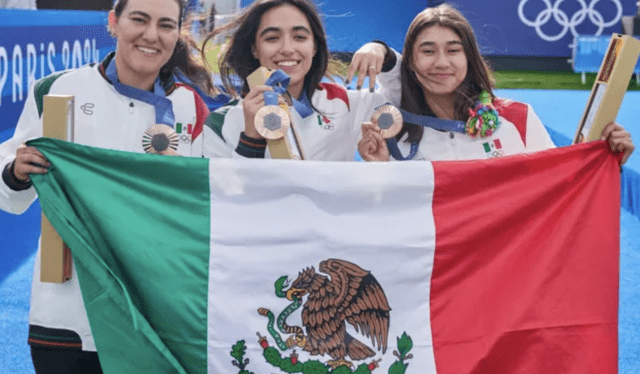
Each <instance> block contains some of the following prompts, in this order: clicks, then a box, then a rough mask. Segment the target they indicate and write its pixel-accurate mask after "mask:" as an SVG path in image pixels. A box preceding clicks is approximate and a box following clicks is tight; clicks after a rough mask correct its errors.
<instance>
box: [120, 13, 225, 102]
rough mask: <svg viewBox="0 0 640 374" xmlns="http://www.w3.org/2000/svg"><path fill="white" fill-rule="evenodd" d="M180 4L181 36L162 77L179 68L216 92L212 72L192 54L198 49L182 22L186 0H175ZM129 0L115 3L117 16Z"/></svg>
mask: <svg viewBox="0 0 640 374" xmlns="http://www.w3.org/2000/svg"><path fill="white" fill-rule="evenodd" d="M175 2H177V3H178V5H179V6H180V14H179V17H178V32H179V33H180V37H179V38H178V42H177V43H176V46H175V48H174V50H173V54H172V55H171V58H169V61H167V63H166V64H164V65H163V66H162V67H161V68H160V77H161V78H163V77H168V76H171V75H172V74H173V73H174V71H175V69H179V70H180V71H181V72H182V73H183V74H184V75H186V76H187V78H189V79H190V80H191V81H192V82H193V84H195V85H197V86H199V87H201V88H203V89H205V92H207V93H213V92H214V86H213V81H212V80H211V74H210V73H209V71H208V70H207V68H206V67H205V66H203V65H202V64H201V63H199V62H197V61H196V60H195V59H194V58H193V55H192V52H191V51H193V50H197V49H198V48H197V45H196V42H195V40H194V39H193V37H192V36H191V34H189V33H188V32H183V30H182V29H181V28H182V23H183V20H184V19H186V13H187V12H186V9H187V4H186V2H185V0H175ZM128 3H129V0H117V1H116V3H115V4H114V5H113V12H114V13H115V15H116V17H118V18H119V17H120V15H122V12H123V11H124V8H126V6H127V4H128Z"/></svg>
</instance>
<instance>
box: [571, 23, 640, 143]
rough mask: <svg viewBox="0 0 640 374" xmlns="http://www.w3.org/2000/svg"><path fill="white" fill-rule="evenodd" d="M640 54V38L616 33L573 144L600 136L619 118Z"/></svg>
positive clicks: (596, 138)
mask: <svg viewBox="0 0 640 374" xmlns="http://www.w3.org/2000/svg"><path fill="white" fill-rule="evenodd" d="M639 55H640V40H638V39H635V38H634V37H632V36H629V35H620V34H613V36H612V37H611V41H610V42H609V47H608V48H607V53H606V54H605V57H604V60H603V61H602V65H600V71H599V72H598V76H597V78H596V82H595V83H594V85H593V88H592V89H591V95H589V100H588V101H587V106H586V108H585V110H584V114H583V115H582V119H581V120H580V125H579V126H578V129H577V131H576V135H575V137H574V138H573V144H577V143H584V142H589V141H594V140H598V139H600V135H602V130H603V129H604V128H605V126H606V125H607V124H608V123H610V122H613V121H615V120H616V116H617V115H618V110H620V104H622V99H623V98H624V94H625V92H627V87H628V86H629V80H630V79H631V76H632V74H633V69H634V67H635V65H636V61H638V56H639Z"/></svg>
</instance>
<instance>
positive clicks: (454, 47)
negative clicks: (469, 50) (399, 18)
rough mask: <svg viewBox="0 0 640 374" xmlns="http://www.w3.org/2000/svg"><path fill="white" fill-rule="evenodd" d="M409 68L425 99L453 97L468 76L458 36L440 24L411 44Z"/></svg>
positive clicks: (428, 29) (423, 33)
mask: <svg viewBox="0 0 640 374" xmlns="http://www.w3.org/2000/svg"><path fill="white" fill-rule="evenodd" d="M412 65H413V71H414V72H415V74H416V77H417V79H418V81H419V82H420V85H421V86H422V89H423V91H424V95H425V98H426V99H427V100H429V99H430V98H433V97H435V96H441V97H442V96H451V97H452V96H453V95H452V94H453V92H454V91H455V90H456V88H458V86H460V84H461V83H462V81H464V79H465V77H466V76H467V56H466V54H465V52H464V48H463V45H462V41H461V39H460V37H459V36H458V34H456V33H455V32H454V31H453V30H452V29H450V28H448V27H442V26H439V25H434V26H430V27H427V28H426V29H424V30H422V32H420V34H419V35H418V37H417V39H416V42H415V43H414V45H413V61H412Z"/></svg>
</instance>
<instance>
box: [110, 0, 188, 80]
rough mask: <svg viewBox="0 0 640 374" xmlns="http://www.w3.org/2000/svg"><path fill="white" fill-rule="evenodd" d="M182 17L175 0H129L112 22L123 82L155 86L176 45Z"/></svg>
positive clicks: (117, 64)
mask: <svg viewBox="0 0 640 374" xmlns="http://www.w3.org/2000/svg"><path fill="white" fill-rule="evenodd" d="M112 17H113V16H112ZM179 20H180V5H179V4H178V2H177V1H176V0H129V2H128V3H127V5H126V6H125V8H124V10H123V11H122V14H121V15H120V16H119V17H116V18H115V22H114V23H113V24H111V25H110V29H111V33H112V34H113V35H114V36H115V37H116V38H117V39H118V44H117V47H116V59H115V60H116V67H117V69H118V79H119V80H120V82H122V83H124V84H127V85H130V86H133V87H137V88H140V89H145V90H149V89H151V88H152V87H153V82H154V81H155V79H156V77H157V76H158V74H159V73H160V68H162V66H163V65H164V64H166V63H167V61H169V59H170V58H171V55H172V54H173V51H174V49H175V46H176V43H177V41H178V38H179V36H180V30H179V26H178V25H179Z"/></svg>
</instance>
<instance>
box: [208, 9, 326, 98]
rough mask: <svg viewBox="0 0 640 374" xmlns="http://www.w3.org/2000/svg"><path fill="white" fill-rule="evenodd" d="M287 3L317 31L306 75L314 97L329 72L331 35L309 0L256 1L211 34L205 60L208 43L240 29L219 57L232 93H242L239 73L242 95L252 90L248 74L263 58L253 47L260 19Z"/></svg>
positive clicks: (306, 85) (308, 91)
mask: <svg viewBox="0 0 640 374" xmlns="http://www.w3.org/2000/svg"><path fill="white" fill-rule="evenodd" d="M283 5H292V6H294V7H296V8H297V9H299V10H300V11H301V12H302V13H304V15H305V16H306V17H307V20H308V21H309V25H310V26H311V31H312V32H313V39H314V41H315V46H316V54H315V55H314V56H313V60H312V63H311V68H310V69H309V72H307V74H306V75H305V77H304V90H305V92H306V94H307V97H308V98H309V99H311V97H312V96H313V93H314V91H315V90H316V88H317V87H318V84H319V83H320V80H322V77H323V76H324V74H325V73H326V71H327V67H328V64H329V48H328V47H327V37H326V34H325V31H324V27H323V26H322V20H321V18H320V14H319V13H318V11H317V9H316V7H315V5H313V3H312V2H311V1H309V0H256V1H255V2H254V3H253V4H251V5H250V6H249V7H248V8H247V9H245V10H244V11H243V12H242V13H240V14H239V15H238V16H237V17H236V18H235V19H234V20H233V21H231V22H230V23H229V24H227V25H225V26H222V27H219V28H217V29H215V30H213V31H212V32H211V33H209V35H208V36H207V38H206V39H205V41H204V43H203V44H202V48H201V54H202V58H203V59H204V60H205V61H206V56H205V53H204V51H205V48H206V46H207V43H208V42H209V41H211V39H212V38H213V37H215V36H216V35H218V34H220V33H222V32H225V31H228V30H233V29H236V28H237V30H236V31H235V33H234V34H233V37H232V39H231V40H230V41H229V43H228V45H227V48H226V50H225V51H224V55H223V56H222V58H220V59H219V60H218V67H219V69H220V78H221V79H222V83H223V84H224V86H225V88H226V89H227V91H228V92H230V93H234V94H236V95H238V94H240V93H238V92H236V90H235V86H234V85H233V83H232V80H233V74H236V75H238V76H239V77H240V78H241V79H242V81H243V88H242V93H241V94H242V95H246V94H247V93H248V92H249V86H248V85H247V82H246V79H247V76H249V74H251V73H253V71H254V70H256V69H257V68H259V67H260V61H258V59H256V58H255V57H254V56H253V53H252V52H251V47H252V46H253V45H254V44H255V42H256V33H257V32H258V27H259V26H260V20H261V19H262V15H263V14H265V13H266V12H267V11H268V10H270V9H273V8H276V7H279V6H283Z"/></svg>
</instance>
